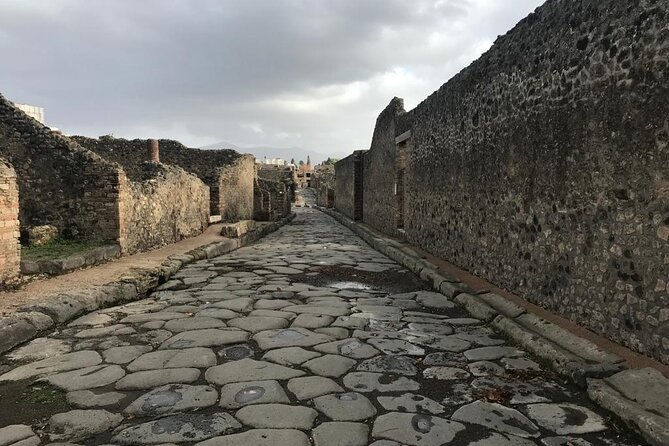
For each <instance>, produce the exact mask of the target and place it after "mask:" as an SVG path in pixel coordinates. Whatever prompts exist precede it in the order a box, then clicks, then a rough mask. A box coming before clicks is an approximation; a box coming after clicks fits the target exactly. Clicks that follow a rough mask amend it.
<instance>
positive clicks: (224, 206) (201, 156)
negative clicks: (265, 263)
mask: <svg viewBox="0 0 669 446" xmlns="http://www.w3.org/2000/svg"><path fill="white" fill-rule="evenodd" d="M72 138H73V139H74V140H75V141H77V142H78V143H80V144H81V145H82V146H84V147H86V148H87V149H89V150H92V151H94V152H95V153H97V154H99V155H100V156H102V157H104V158H106V159H109V160H112V161H115V162H117V163H119V164H120V165H121V166H123V169H124V170H125V171H126V174H127V176H128V178H129V179H131V180H136V179H141V178H142V175H143V172H142V164H143V162H144V161H146V160H147V159H148V158H147V157H148V152H147V140H145V139H133V140H128V139H123V138H114V137H111V136H101V137H100V138H97V139H96V138H87V137H84V136H74V137H72ZM158 142H159V147H160V161H161V162H162V163H165V164H172V165H175V166H179V167H181V168H183V169H184V170H186V171H188V172H191V173H193V174H195V175H197V176H198V177H199V178H200V179H201V180H202V181H204V182H205V183H206V184H207V185H208V186H209V187H210V190H211V205H210V212H211V214H212V215H221V217H222V219H223V221H229V222H233V221H238V220H248V219H250V218H251V217H252V215H253V179H254V177H255V158H254V157H253V156H252V155H242V154H240V153H237V152H235V151H234V150H200V149H190V148H188V147H186V146H184V145H183V144H181V143H180V142H178V141H174V140H170V139H160V140H158Z"/></svg>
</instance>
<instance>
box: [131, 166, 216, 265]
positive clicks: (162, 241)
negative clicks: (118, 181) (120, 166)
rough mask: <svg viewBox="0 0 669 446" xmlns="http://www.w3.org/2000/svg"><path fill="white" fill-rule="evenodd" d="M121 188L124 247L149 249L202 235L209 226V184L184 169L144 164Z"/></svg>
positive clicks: (134, 249) (136, 249) (138, 249)
mask: <svg viewBox="0 0 669 446" xmlns="http://www.w3.org/2000/svg"><path fill="white" fill-rule="evenodd" d="M140 168H141V176H136V177H135V180H136V181H130V180H129V179H127V178H124V179H123V183H122V184H123V186H122V188H121V239H120V244H121V250H122V253H123V254H132V253H135V252H140V251H146V250H149V249H153V248H157V247H160V246H163V245H167V244H170V243H174V242H177V241H179V240H182V239H185V238H188V237H194V236H196V235H199V234H201V233H202V232H203V231H204V230H205V229H206V228H207V226H208V225H209V187H208V186H207V185H206V184H204V183H203V182H202V181H201V180H200V179H199V178H198V177H196V176H195V175H192V174H190V173H188V172H186V171H184V170H183V169H181V168H178V167H175V166H168V165H165V164H159V163H150V162H145V163H142V164H141V166H140ZM138 173H140V172H138Z"/></svg>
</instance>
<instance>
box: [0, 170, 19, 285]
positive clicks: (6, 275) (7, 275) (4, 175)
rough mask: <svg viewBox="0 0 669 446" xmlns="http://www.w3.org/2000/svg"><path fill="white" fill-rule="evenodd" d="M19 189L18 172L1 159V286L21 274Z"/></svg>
mask: <svg viewBox="0 0 669 446" xmlns="http://www.w3.org/2000/svg"><path fill="white" fill-rule="evenodd" d="M20 263H21V245H20V244H19V188H18V183H17V179H16V171H14V168H13V167H12V165H11V164H9V163H8V162H7V161H6V160H4V159H2V158H0V285H2V284H4V283H10V282H12V281H13V280H15V279H16V278H17V277H18V276H19V273H20Z"/></svg>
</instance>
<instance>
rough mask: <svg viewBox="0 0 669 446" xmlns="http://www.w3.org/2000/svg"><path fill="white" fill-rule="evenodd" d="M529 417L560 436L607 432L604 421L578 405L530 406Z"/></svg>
mask: <svg viewBox="0 0 669 446" xmlns="http://www.w3.org/2000/svg"><path fill="white" fill-rule="evenodd" d="M526 413H527V416H528V417H530V418H531V419H532V420H533V421H535V422H536V423H537V424H538V425H539V426H541V427H543V428H545V429H548V430H549V431H552V432H555V433H556V434H558V435H569V434H588V433H591V432H601V431H603V430H606V424H605V423H604V419H603V418H602V417H600V416H599V415H597V414H596V413H594V412H593V411H591V410H590V409H588V408H585V407H582V406H577V405H576V404H569V403H562V404H530V405H528V406H527V408H526Z"/></svg>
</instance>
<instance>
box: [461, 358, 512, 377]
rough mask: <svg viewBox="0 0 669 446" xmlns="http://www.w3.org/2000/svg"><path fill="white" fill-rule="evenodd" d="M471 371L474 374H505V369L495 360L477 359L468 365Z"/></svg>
mask: <svg viewBox="0 0 669 446" xmlns="http://www.w3.org/2000/svg"><path fill="white" fill-rule="evenodd" d="M468 367H469V372H470V373H471V374H472V375H474V376H490V375H497V376H499V375H504V374H505V372H504V369H503V368H502V367H500V366H499V365H497V364H495V363H494V362H490V361H477V362H472V363H471V364H469V365H468Z"/></svg>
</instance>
